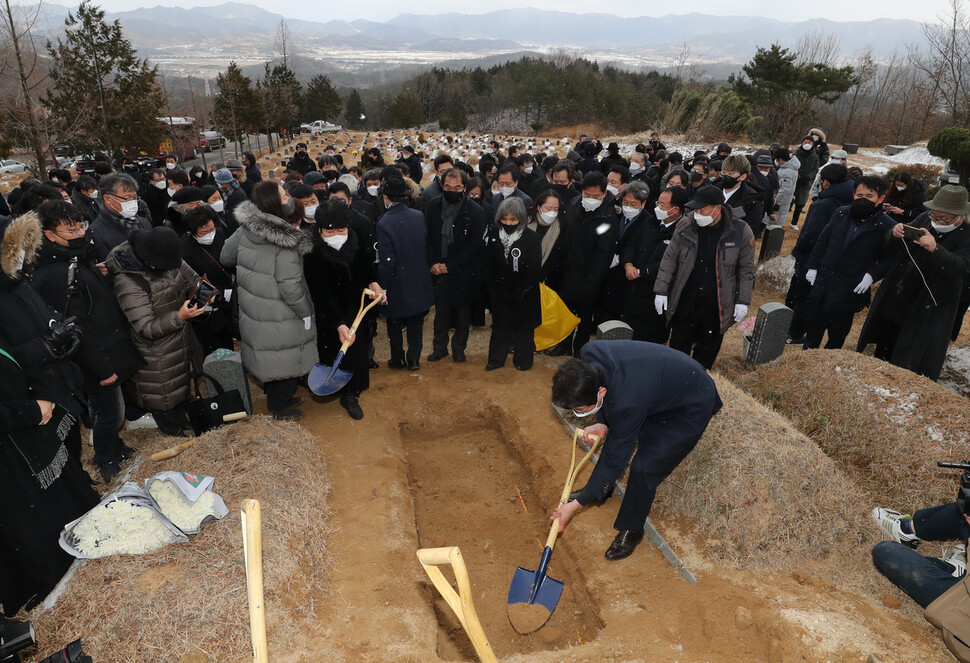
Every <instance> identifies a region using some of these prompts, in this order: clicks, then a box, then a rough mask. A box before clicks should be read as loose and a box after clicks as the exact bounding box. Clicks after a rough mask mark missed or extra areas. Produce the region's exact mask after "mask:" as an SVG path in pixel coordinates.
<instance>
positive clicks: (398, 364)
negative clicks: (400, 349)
mask: <svg viewBox="0 0 970 663" xmlns="http://www.w3.org/2000/svg"><path fill="white" fill-rule="evenodd" d="M387 367H388V368H394V369H397V370H401V369H404V368H407V367H408V364H407V362H406V361H404V360H403V359H391V360H390V361H389V362H387Z"/></svg>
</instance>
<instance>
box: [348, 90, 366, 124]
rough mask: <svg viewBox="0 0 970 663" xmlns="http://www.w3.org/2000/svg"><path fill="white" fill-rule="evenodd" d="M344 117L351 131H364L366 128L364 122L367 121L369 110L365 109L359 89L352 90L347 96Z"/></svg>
mask: <svg viewBox="0 0 970 663" xmlns="http://www.w3.org/2000/svg"><path fill="white" fill-rule="evenodd" d="M344 117H345V118H346V120H347V126H348V127H350V128H351V129H362V128H363V127H364V122H365V121H366V120H367V110H366V109H365V108H364V102H363V101H362V100H361V98H360V92H358V91H357V88H354V89H353V90H351V91H350V94H349V95H348V96H347V103H346V105H345V106H344Z"/></svg>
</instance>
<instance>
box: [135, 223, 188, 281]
mask: <svg viewBox="0 0 970 663" xmlns="http://www.w3.org/2000/svg"><path fill="white" fill-rule="evenodd" d="M129 243H130V244H131V246H132V248H134V249H135V253H136V254H137V255H138V258H139V259H140V260H141V261H142V262H143V263H145V266H146V267H148V268H150V269H157V270H160V271H168V270H170V269H176V268H177V267H178V266H179V265H181V264H182V253H181V252H180V251H179V236H178V233H176V232H175V231H174V230H172V229H171V228H169V227H167V226H158V227H156V228H152V229H151V230H136V231H135V232H133V233H132V234H131V238H130V239H129Z"/></svg>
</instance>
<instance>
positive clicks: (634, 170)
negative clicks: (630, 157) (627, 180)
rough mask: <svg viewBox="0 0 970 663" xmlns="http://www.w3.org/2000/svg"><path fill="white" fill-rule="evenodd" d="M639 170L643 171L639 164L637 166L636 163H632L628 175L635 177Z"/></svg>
mask: <svg viewBox="0 0 970 663" xmlns="http://www.w3.org/2000/svg"><path fill="white" fill-rule="evenodd" d="M641 170H643V166H641V165H640V164H638V163H637V162H636V161H634V162H633V163H631V164H630V174H631V175H636V174H637V173H639V172H640V171H641Z"/></svg>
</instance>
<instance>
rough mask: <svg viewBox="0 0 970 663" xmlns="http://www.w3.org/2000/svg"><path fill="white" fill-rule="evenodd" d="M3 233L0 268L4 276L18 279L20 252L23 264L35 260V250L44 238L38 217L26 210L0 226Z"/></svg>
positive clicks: (31, 262) (0, 231) (38, 248)
mask: <svg viewBox="0 0 970 663" xmlns="http://www.w3.org/2000/svg"><path fill="white" fill-rule="evenodd" d="M0 234H2V235H3V239H2V240H0V241H2V246H0V269H2V271H3V274H4V276H6V277H8V278H11V279H17V280H19V278H20V277H19V276H18V275H17V272H18V271H19V267H20V252H21V251H23V253H24V264H25V265H30V264H33V263H34V262H36V260H37V252H38V251H39V250H40V245H41V242H42V241H43V239H44V231H43V230H42V229H41V227H40V219H38V218H37V215H36V214H35V213H34V212H27V213H26V214H22V215H20V216H18V217H17V218H16V219H13V220H11V221H8V222H7V223H6V224H5V225H4V226H3V227H0Z"/></svg>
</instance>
